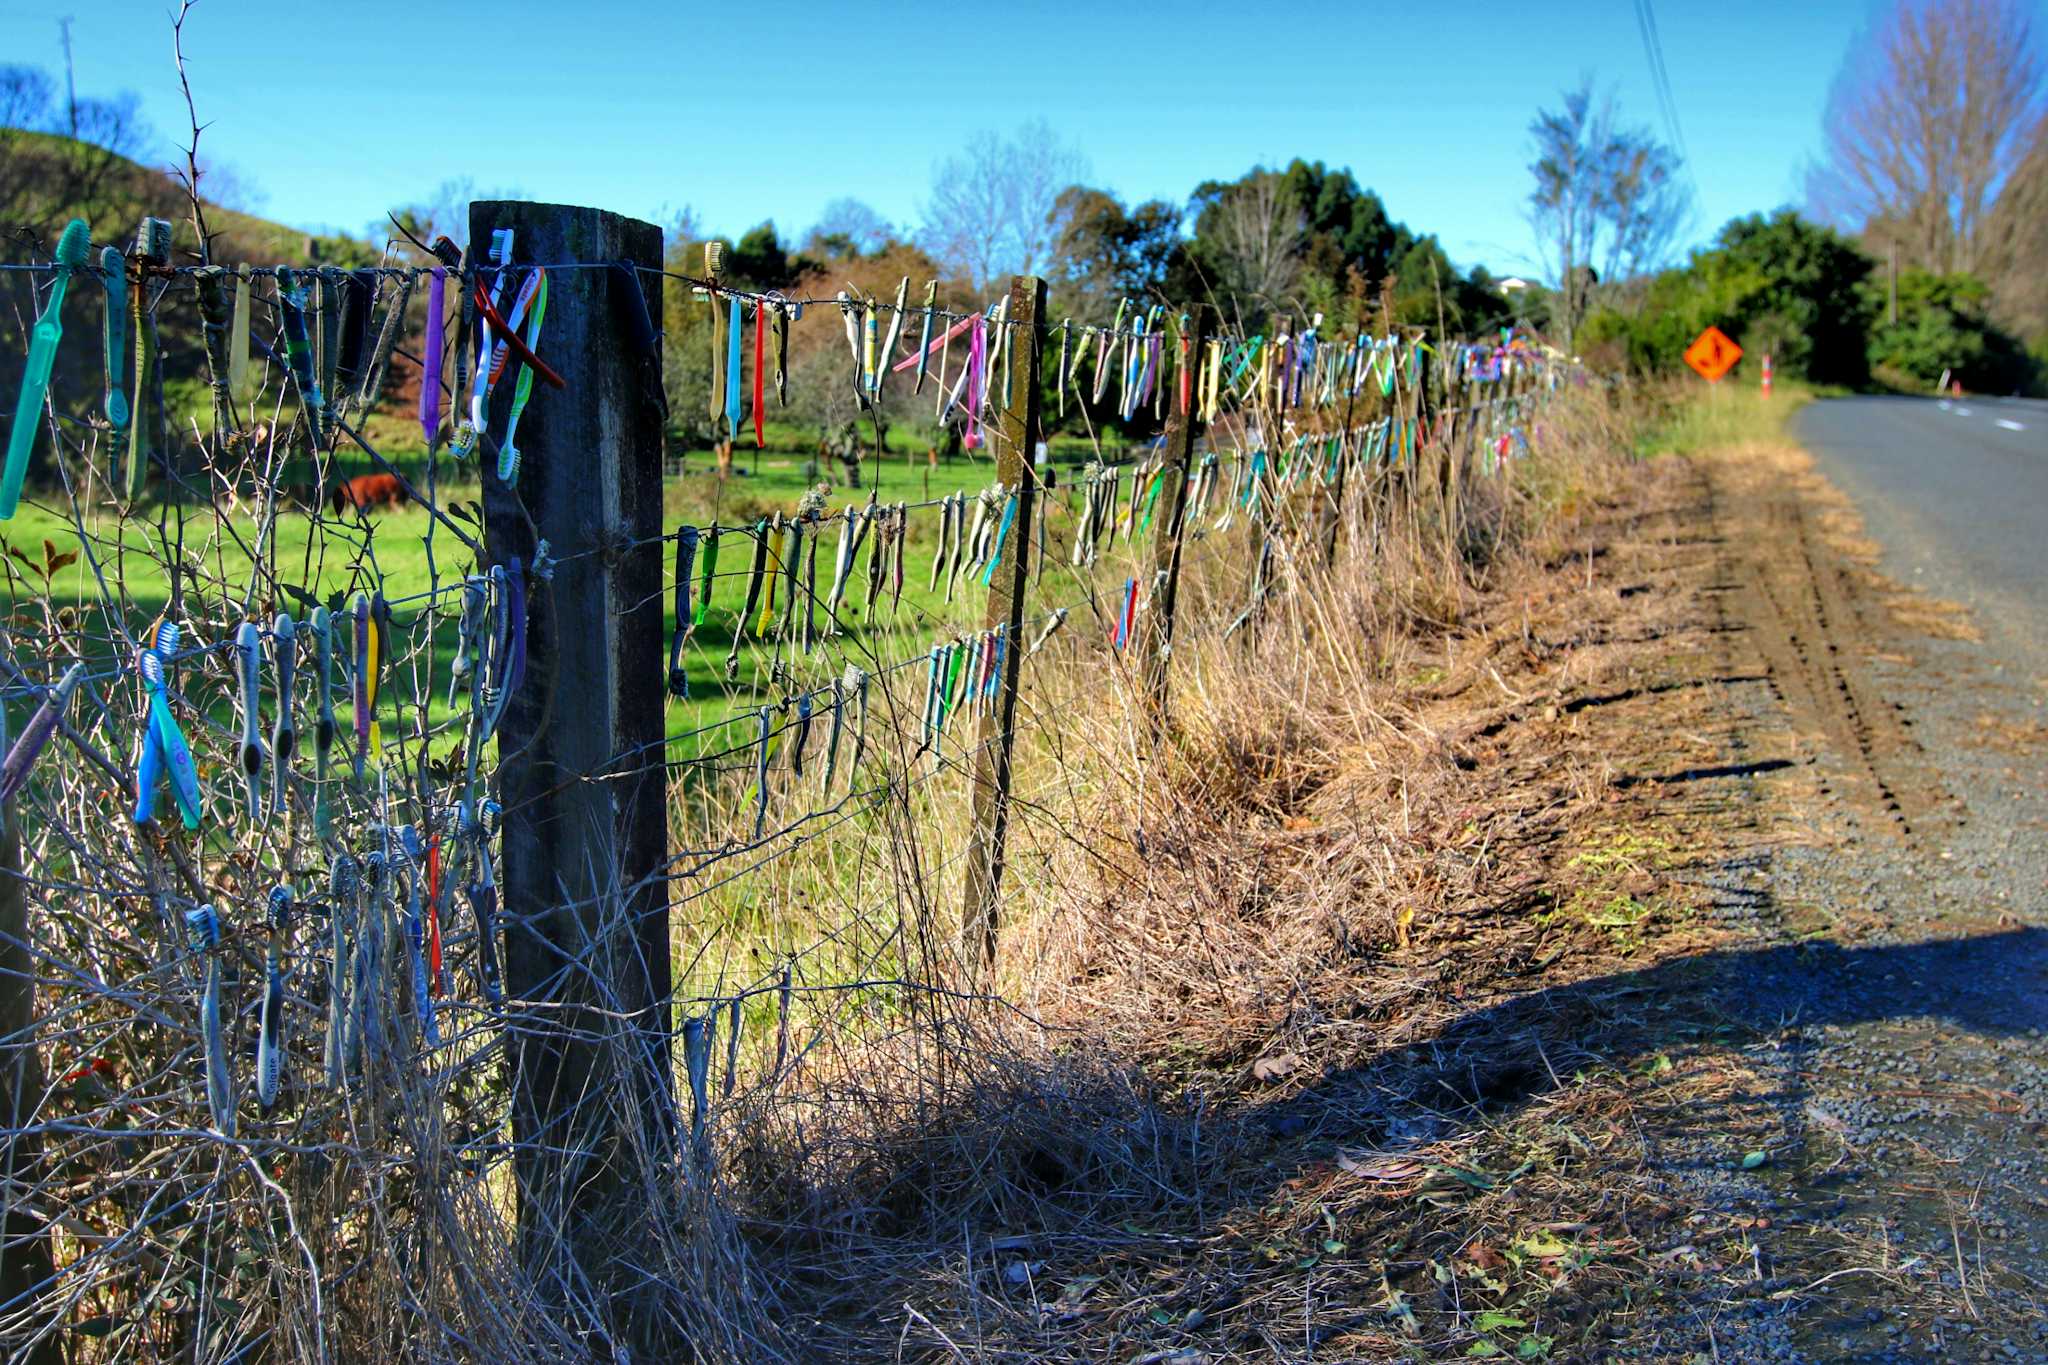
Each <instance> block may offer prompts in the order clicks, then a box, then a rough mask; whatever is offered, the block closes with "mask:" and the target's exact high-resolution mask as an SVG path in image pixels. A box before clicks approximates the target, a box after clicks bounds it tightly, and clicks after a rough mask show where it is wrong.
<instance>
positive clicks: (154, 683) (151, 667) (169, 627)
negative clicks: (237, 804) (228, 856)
mask: <svg viewBox="0 0 2048 1365" xmlns="http://www.w3.org/2000/svg"><path fill="white" fill-rule="evenodd" d="M177 652H178V627H177V626H176V625H175V624H174V623H172V622H170V621H166V622H164V623H163V624H162V625H160V626H158V627H157V631H156V641H155V644H154V645H153V646H152V647H150V648H147V649H144V650H143V651H142V654H141V657H140V659H139V661H138V663H137V667H138V668H139V669H140V670H141V673H142V681H143V685H144V686H145V687H146V688H147V689H148V692H149V715H148V718H147V719H146V720H145V721H144V723H143V737H142V758H141V761H140V762H139V763H138V765H137V768H136V775H135V794H136V801H135V813H134V820H135V823H136V824H138V825H139V824H143V823H145V822H146V821H148V820H149V819H151V818H152V816H153V815H154V814H155V810H156V789H157V784H158V783H159V782H161V781H162V780H163V777H164V775H165V774H166V773H168V774H169V775H170V779H171V796H172V798H173V799H174V800H175V801H176V802H177V805H178V811H179V814H180V816H181V817H182V818H183V820H184V822H185V828H186V829H198V828H199V811H200V796H199V775H198V773H197V772H196V771H195V770H194V769H193V766H192V750H191V749H190V748H189V747H188V746H187V745H186V743H185V736H184V734H183V732H182V731H180V730H179V729H178V722H177V718H176V717H174V716H173V715H172V714H171V703H170V698H169V696H168V694H167V692H166V687H167V683H166V679H165V674H164V660H165V659H166V658H168V657H169V656H171V655H173V654H175V653H177Z"/></svg>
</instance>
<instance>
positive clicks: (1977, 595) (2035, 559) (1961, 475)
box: [1793, 398, 2048, 686]
mask: <svg viewBox="0 0 2048 1365" xmlns="http://www.w3.org/2000/svg"><path fill="white" fill-rule="evenodd" d="M1793 432H1794V435H1796V436H1797V437H1798V438H1799V441H1800V443H1801V444H1803V445H1804V446H1805V447H1806V448H1807V449H1808V450H1809V451H1811V452H1812V453H1813V457H1814V459H1815V460H1816V461H1818V462H1819V464H1820V467H1821V471H1822V472H1823V473H1825V474H1826V475H1827V476H1828V477H1829V478H1830V479H1832V480H1834V482H1835V485H1836V487H1838V488H1840V489H1841V490H1842V491H1843V492H1844V493H1846V494H1848V496H1849V497H1850V498H1851V499H1852V500H1853V501H1854V502H1855V504H1856V510H1857V511H1859V512H1861V513H1862V514H1863V520H1864V522H1865V523H1866V525H1867V526H1868V527H1869V530H1870V533H1871V535H1873V536H1874V537H1876V539H1877V540H1878V542H1879V543H1880V544H1881V545H1882V546H1883V547H1884V552H1885V559H1884V568H1885V571H1886V572H1887V573H1889V574H1891V575H1892V576H1893V577H1894V578H1897V579H1899V580H1900V581H1901V582H1906V583H1911V584H1913V585H1914V586H1916V587H1919V588H1923V589H1925V590H1927V591H1929V592H1931V593H1933V594H1934V595H1936V596H1937V597H1944V598H1947V599H1948V600H1950V601H1953V602H1959V603H1961V604H1963V605H1964V606H1966V607H1968V608H1969V609H1970V611H1971V614H1972V616H1973V617H1974V619H1975V621H1976V624H1977V625H1978V627H1979V628H1980V629H1981V630H1982V631H1983V632H1984V642H1985V644H1986V645H1987V646H1989V648H1990V650H1991V652H1992V654H1993V655H1994V656H1995V657H1996V658H1997V659H1998V661H1999V662H2000V663H2001V664H2003V665H2004V666H2005V667H2007V668H2009V669H2012V670H2015V671H2016V672H2017V674H2018V677H2017V678H2015V681H2020V682H2025V683H2036V684H2040V685H2043V686H2048V402H2040V401H2036V400H2030V399H2010V398H2007V399H1997V398H1994V399H1967V400H1960V401H1953V402H1952V401H1947V400H1939V399H1933V398H1835V399H1829V400H1827V401H1825V402H1820V403H1814V404H1812V405H1811V406H1809V407H1808V408H1806V409H1805V410H1804V411H1802V412H1801V413H1800V414H1799V415H1798V417H1797V418H1796V419H1795V422H1794V427H1793Z"/></svg>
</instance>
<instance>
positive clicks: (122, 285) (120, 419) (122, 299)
mask: <svg viewBox="0 0 2048 1365" xmlns="http://www.w3.org/2000/svg"><path fill="white" fill-rule="evenodd" d="M100 283H101V284H103V285H105V286H106V289H107V321H106V366H105V376H106V387H107V401H106V407H107V422H108V423H109V424H110V425H111V426H112V427H113V428H114V430H115V431H117V432H118V431H120V430H121V428H123V427H125V426H127V425H128V395H127V394H126V393H124V392H122V390H121V378H122V376H123V375H124V374H125V373H126V372H127V370H128V263H127V262H126V261H124V260H122V259H121V253H120V251H119V250H118V249H117V248H115V247H103V248H101V249H100Z"/></svg>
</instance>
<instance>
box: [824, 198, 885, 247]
mask: <svg viewBox="0 0 2048 1365" xmlns="http://www.w3.org/2000/svg"><path fill="white" fill-rule="evenodd" d="M894 240H896V229H895V228H894V227H892V226H891V225H890V223H889V221H888V220H887V219H886V218H884V217H882V215H881V214H879V213H877V212H875V211H874V209H873V208H871V207H869V206H868V204H867V203H866V202H864V201H862V200H859V199H854V198H851V197H844V196H842V197H841V198H838V199H834V200H833V201H832V202H831V203H829V204H827V205H825V207H824V208H823V209H821V210H819V212H818V221H817V223H816V224H815V225H813V226H812V228H811V230H810V231H809V232H808V233H806V234H805V235H804V242H803V251H804V253H805V254H806V255H810V256H815V257H818V258H820V259H823V260H837V259H839V258H840V257H843V256H872V255H874V254H875V253H876V252H878V251H880V250H882V249H883V248H884V247H886V246H888V245H889V243H890V242H892V241H894Z"/></svg>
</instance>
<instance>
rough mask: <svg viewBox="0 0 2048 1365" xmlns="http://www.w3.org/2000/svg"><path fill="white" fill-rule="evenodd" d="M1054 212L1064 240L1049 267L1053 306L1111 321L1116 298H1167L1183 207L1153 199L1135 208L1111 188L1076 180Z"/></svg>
mask: <svg viewBox="0 0 2048 1365" xmlns="http://www.w3.org/2000/svg"><path fill="white" fill-rule="evenodd" d="M1053 216H1054V217H1055V218H1056V219H1057V220H1058V222H1059V224H1060V239H1059V243H1058V246H1057V248H1056V250H1055V251H1054V253H1053V259H1052V264H1051V266H1050V268H1049V271H1048V273H1049V275H1050V277H1051V281H1052V285H1053V290H1054V299H1055V304H1054V306H1055V308H1056V309H1058V310H1059V311H1061V312H1063V313H1066V314H1067V315H1069V316H1071V317H1074V318H1076V319H1078V320H1079V321H1082V322H1097V323H1100V322H1108V321H1109V320H1110V319H1111V318H1112V317H1113V316H1114V315H1115V312H1116V305H1117V300H1119V299H1133V298H1154V297H1163V296H1164V294H1165V291H1166V286H1167V277H1168V274H1169V272H1170V271H1171V270H1172V268H1173V265H1174V262H1175V259H1176V257H1178V255H1179V254H1180V251H1181V240H1180V221H1181V215H1180V209H1179V208H1178V207H1176V206H1175V205H1172V204H1169V203H1167V202H1166V201H1165V200H1162V199H1152V200H1148V201H1146V202H1145V203H1142V204H1140V205H1138V206H1137V207H1136V208H1133V209H1126V208H1125V207H1124V205H1123V201H1122V200H1120V199H1118V198H1117V197H1116V196H1115V195H1114V194H1111V193H1110V192H1109V191H1107V190H1095V189H1089V188H1087V187H1085V186H1082V185H1074V186H1071V187H1070V188H1068V189H1066V190H1064V191H1062V192H1061V194H1060V197H1059V200H1058V202H1057V203H1056V205H1055V207H1054V214H1053Z"/></svg>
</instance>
